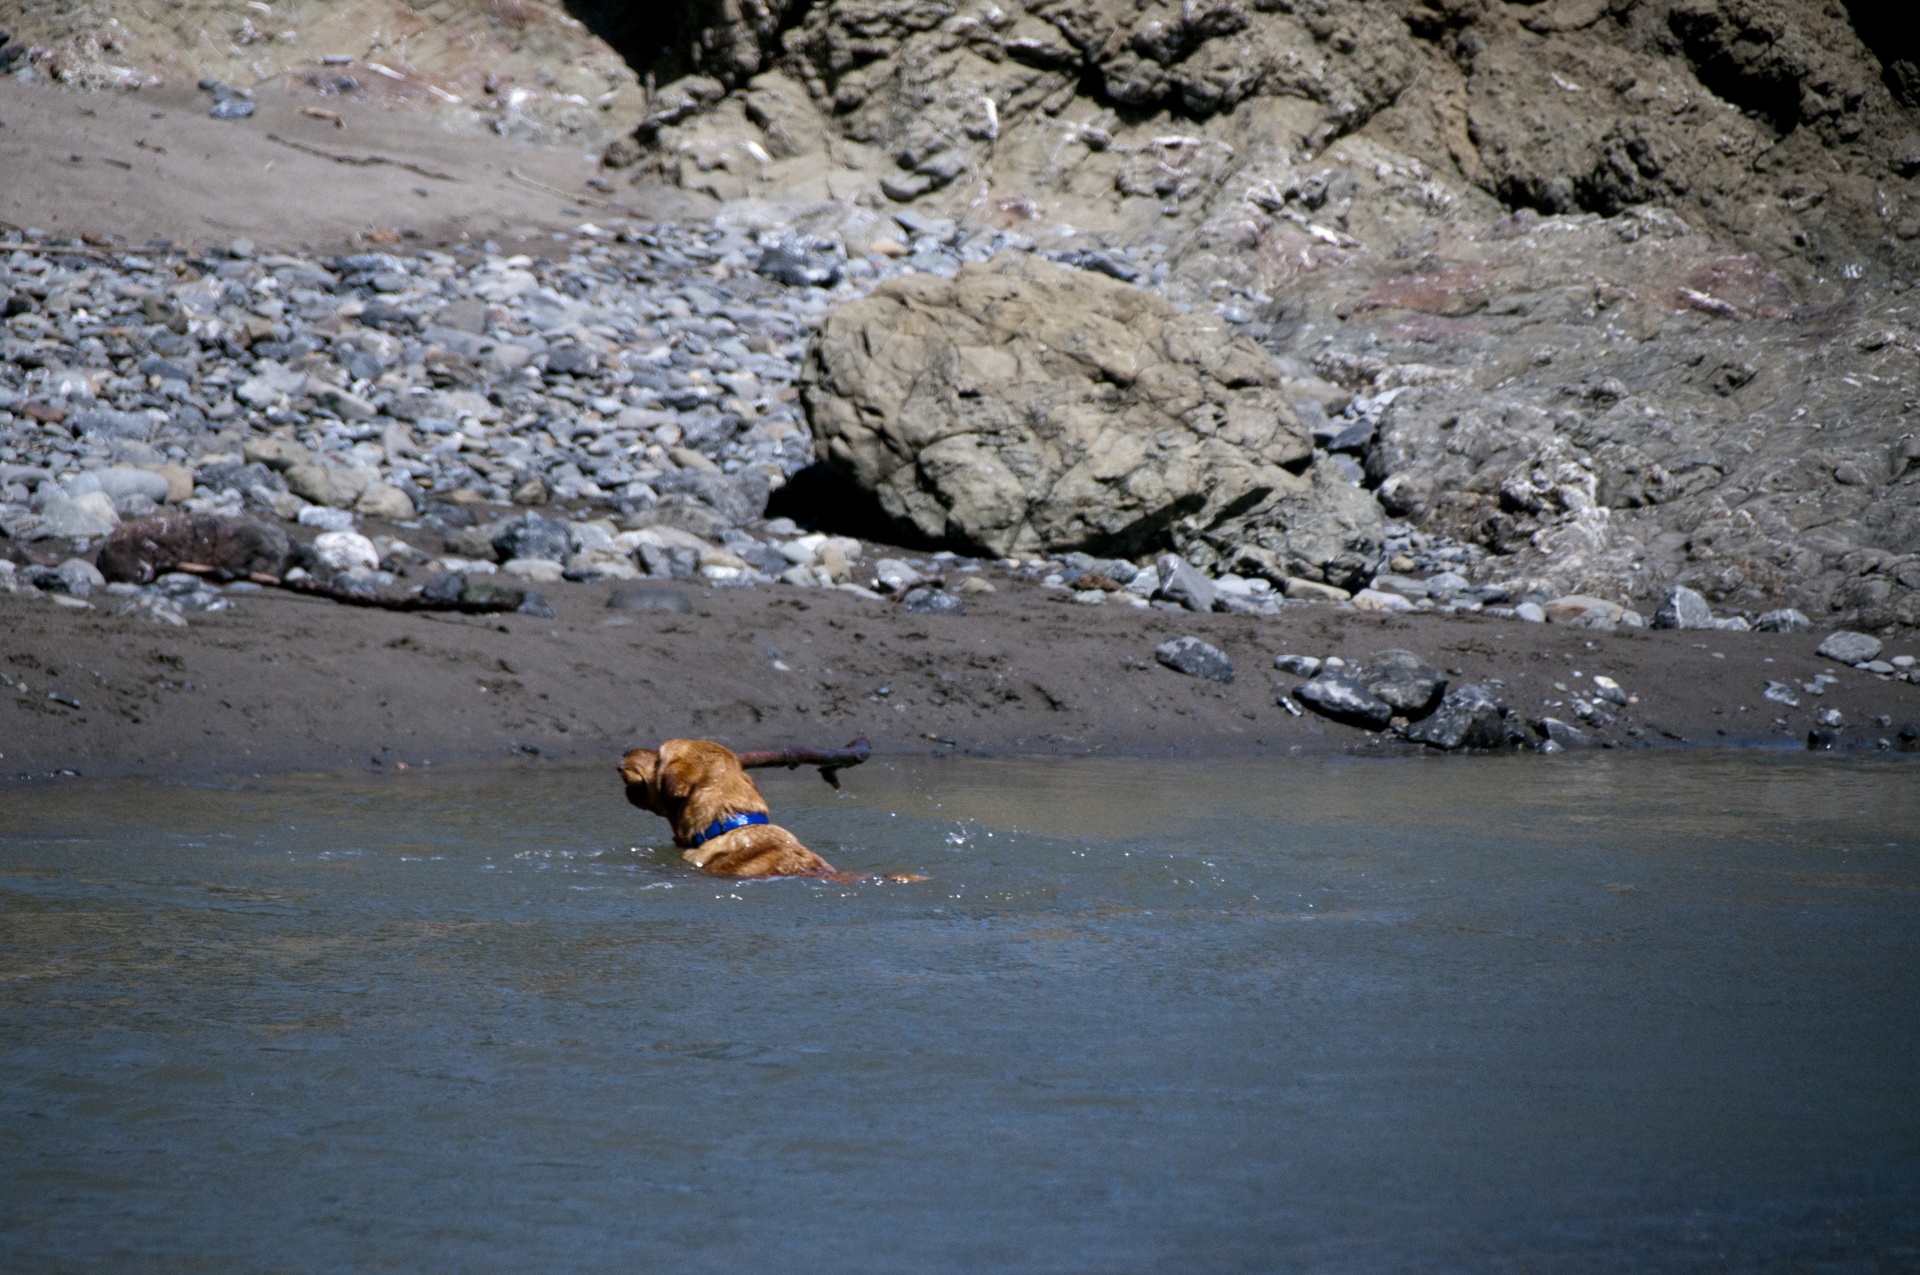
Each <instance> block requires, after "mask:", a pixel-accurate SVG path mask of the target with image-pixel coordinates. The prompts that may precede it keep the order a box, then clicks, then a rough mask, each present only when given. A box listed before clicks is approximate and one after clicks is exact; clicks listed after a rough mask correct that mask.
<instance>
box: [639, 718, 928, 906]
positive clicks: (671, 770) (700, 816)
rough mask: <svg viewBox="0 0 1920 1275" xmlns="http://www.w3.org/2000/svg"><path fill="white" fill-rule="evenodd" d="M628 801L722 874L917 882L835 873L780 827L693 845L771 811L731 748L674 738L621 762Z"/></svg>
mask: <svg viewBox="0 0 1920 1275" xmlns="http://www.w3.org/2000/svg"><path fill="white" fill-rule="evenodd" d="M620 778H621V779H622V780H624V781H625V782H626V785H627V800H628V801H630V802H632V803H633V804H634V805H636V806H638V807H640V809H642V810H647V811H651V812H653V813H654V814H656V815H659V816H660V817H661V818H662V819H665V820H666V821H667V822H668V824H670V825H671V826H672V828H673V843H674V844H675V845H677V846H679V847H681V850H682V853H681V856H680V857H681V858H683V859H685V860H686V861H687V862H688V863H691V864H692V865H693V866H694V867H696V868H698V869H700V870H701V871H702V872H707V873H711V874H713V875H714V876H718V877H816V878H819V879H822V880H827V881H841V882H851V881H860V880H875V879H880V880H889V881H917V880H922V879H923V878H920V877H911V876H892V877H883V878H874V877H871V876H867V875H865V874H862V873H857V872H840V871H837V870H836V869H835V868H834V866H833V865H832V864H831V863H828V862H827V861H826V860H825V859H822V858H821V857H820V856H819V855H817V854H815V853H814V852H813V851H811V850H809V849H807V848H806V847H805V846H803V845H801V844H800V839H799V838H798V837H796V836H794V835H793V834H792V833H791V832H788V831H787V830H786V829H785V828H782V827H780V826H779V825H778V824H772V823H763V824H748V825H747V826H746V827H744V828H735V829H733V830H732V831H731V832H725V833H722V834H721V835H719V836H717V837H715V838H714V839H713V840H711V841H708V842H705V843H704V844H702V845H699V846H695V845H694V844H693V839H694V838H695V837H697V836H699V835H700V834H701V833H702V832H704V831H706V829H708V828H709V827H711V826H712V825H713V821H714V820H716V819H724V818H726V817H727V816H728V815H741V814H761V815H764V814H770V813H772V812H771V811H769V810H768V809H767V802H766V799H765V798H764V797H762V796H761V795H760V790H759V789H758V788H756V787H755V786H754V783H753V780H751V779H749V778H748V777H747V772H746V771H745V770H743V769H742V768H741V766H740V759H739V758H738V757H736V756H734V754H733V750H732V749H730V748H726V747H724V746H722V745H720V744H715V743H712V742H710V741H708V740H704V739H669V740H667V741H666V742H665V743H663V744H661V745H660V747H658V748H636V749H634V750H633V751H631V752H629V753H627V754H626V756H624V757H622V758H621V759H620Z"/></svg>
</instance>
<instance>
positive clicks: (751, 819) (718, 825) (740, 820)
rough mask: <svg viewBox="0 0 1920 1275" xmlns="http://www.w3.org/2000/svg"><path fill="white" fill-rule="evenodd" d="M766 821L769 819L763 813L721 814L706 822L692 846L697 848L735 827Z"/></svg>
mask: <svg viewBox="0 0 1920 1275" xmlns="http://www.w3.org/2000/svg"><path fill="white" fill-rule="evenodd" d="M768 822H770V820H768V818H767V817H766V816H765V815H760V814H745V815H726V816H723V817H722V818H719V819H715V820H714V821H713V822H712V823H710V824H708V825H707V830H706V831H705V832H703V833H701V834H700V835H699V836H697V837H695V838H694V839H693V844H694V848H695V849H698V848H699V847H701V846H703V845H705V844H706V843H707V842H709V841H712V840H713V839H714V838H715V837H718V836H721V835H723V834H725V833H729V832H732V831H733V830H734V829H735V828H745V827H749V826H750V825H752V824H756V823H768Z"/></svg>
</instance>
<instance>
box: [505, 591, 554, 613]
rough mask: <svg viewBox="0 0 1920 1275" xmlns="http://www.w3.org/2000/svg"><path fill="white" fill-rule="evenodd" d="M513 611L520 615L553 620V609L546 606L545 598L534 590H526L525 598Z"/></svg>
mask: <svg viewBox="0 0 1920 1275" xmlns="http://www.w3.org/2000/svg"><path fill="white" fill-rule="evenodd" d="M514 610H515V611H517V612H518V613H519V614H521V615H534V616H539V617H540V618H541V619H543V620H551V619H553V608H552V607H551V606H549V605H547V600H546V598H545V597H543V596H542V595H541V594H540V593H539V592H538V591H536V590H534V589H528V590H527V594H526V596H525V597H524V598H522V599H521V600H520V605H519V606H517V607H515V608H514Z"/></svg>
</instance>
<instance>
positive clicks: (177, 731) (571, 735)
mask: <svg viewBox="0 0 1920 1275" xmlns="http://www.w3.org/2000/svg"><path fill="white" fill-rule="evenodd" d="M993 583H994V585H995V588H996V592H994V593H975V594H969V595H967V599H966V602H967V608H968V611H967V614H965V615H923V614H915V613H911V612H908V611H906V610H905V609H904V607H902V606H900V605H899V604H896V603H894V602H891V601H888V600H876V599H870V598H866V597H862V596H860V595H857V594H853V593H849V592H844V591H837V590H824V589H809V590H799V589H780V588H709V589H703V588H700V587H699V586H697V585H665V584H664V582H663V587H670V588H675V589H677V590H678V591H679V592H681V593H682V594H683V595H685V596H686V597H687V599H688V601H689V602H690V603H691V604H692V610H691V612H690V613H687V614H677V613H673V612H661V611H642V612H631V611H621V610H612V609H609V608H608V606H607V599H608V598H609V596H610V595H611V594H612V593H614V592H615V591H616V589H617V588H619V587H620V586H619V584H618V583H617V582H607V583H600V584H571V583H561V584H555V585H550V586H546V588H545V594H546V597H547V600H548V601H549V603H550V604H551V606H552V608H553V611H554V613H555V614H554V617H553V618H552V619H542V618H536V617H533V616H528V615H521V614H517V613H516V614H504V615H498V616H484V617H481V616H464V615H442V614H420V613H413V614H403V613H395V612H385V611H367V610H360V609H354V608H346V607H342V606H339V605H337V604H334V603H331V602H326V601H320V600H314V599H308V598H302V597H298V596H295V595H283V594H275V593H274V592H272V591H267V592H249V593H244V594H239V595H236V596H235V597H234V598H233V599H232V601H233V606H232V609H230V610H225V611H216V612H202V613H194V614H193V615H192V616H191V619H190V623H189V625H188V626H187V627H185V628H174V627H167V626H162V625H158V624H155V623H153V622H152V621H151V620H146V619H142V618H140V617H139V614H138V613H133V614H120V613H119V612H118V611H117V609H116V608H117V605H118V604H119V603H120V601H121V599H119V598H117V597H114V596H112V595H106V594H96V595H95V596H94V598H93V599H92V601H93V603H94V605H92V606H91V607H89V608H86V609H80V608H75V607H73V606H72V605H71V600H69V602H68V603H67V604H59V603H56V602H54V600H53V595H43V596H32V595H29V594H25V593H21V594H14V595H0V672H4V673H5V674H6V680H7V683H8V684H6V685H0V741H4V742H3V743H0V779H4V780H6V781H8V782H15V783H18V782H23V781H27V782H30V781H35V780H41V779H46V778H49V777H57V776H58V775H59V774H60V773H61V772H73V773H78V774H80V775H84V776H91V777H112V776H124V775H150V776H156V777H181V778H185V777H195V776H197V777H217V776H221V775H233V774H242V773H248V774H251V773H267V772H286V771H303V770H323V771H337V770H340V769H343V768H368V767H374V766H393V765H395V764H397V763H402V762H404V763H407V764H408V765H417V764H421V763H433V764H441V765H444V764H452V763H464V762H476V761H485V760H487V759H489V758H501V757H507V756H515V755H517V756H523V757H525V756H535V755H537V756H541V757H550V758H554V759H556V760H563V761H573V760H584V759H588V758H591V757H594V756H604V757H605V758H606V759H607V761H608V764H609V765H611V764H612V762H613V760H614V759H615V758H616V757H617V756H618V755H619V753H620V752H621V751H623V750H624V749H626V748H628V747H633V746H636V745H648V744H652V743H655V742H657V741H658V740H660V739H663V738H671V737H675V736H687V737H699V738H711V739H716V740H718V741H720V742H722V743H725V744H728V745H729V746H730V747H735V748H765V747H783V746H792V745H804V746H814V747H832V746H838V745H840V744H843V743H845V742H847V741H848V740H850V739H852V738H854V737H855V736H858V735H865V736H866V737H867V738H868V739H869V740H870V741H871V742H872V746H873V749H874V752H875V754H876V755H880V756H887V755H905V754H911V753H919V754H928V753H948V754H952V755H992V756H1009V755H1055V756H1075V755H1133V756H1170V755H1171V756H1186V757H1206V756H1260V755H1285V754H1287V753H1290V752H1294V751H1304V752H1358V753H1363V754H1373V755H1385V754H1390V753H1392V752H1394V751H1396V750H1406V751H1421V749H1420V747H1419V746H1418V745H1415V744H1410V743H1406V742H1404V741H1401V740H1398V739H1396V738H1394V737H1393V736H1391V735H1382V734H1378V733H1370V732H1366V731H1363V730H1360V729H1358V728H1355V727H1351V726H1346V725H1342V724H1339V723H1336V722H1333V721H1330V720H1327V719H1325V718H1322V717H1319V716H1316V715H1315V714H1314V713H1312V712H1310V711H1305V712H1302V713H1301V715H1299V716H1295V715H1294V714H1293V713H1292V712H1291V711H1289V710H1288V709H1287V708H1285V707H1284V706H1282V705H1280V704H1279V703H1277V702H1276V691H1281V692H1287V693H1288V696H1287V697H1288V698H1289V699H1292V698H1293V697H1292V696H1291V694H1290V692H1291V691H1292V688H1294V687H1296V686H1297V685H1299V684H1300V682H1301V681H1302V680H1303V679H1301V678H1299V677H1297V676H1292V675H1288V674H1285V673H1282V672H1281V671H1279V670H1278V669H1276V668H1275V667H1274V666H1273V659H1274V657H1275V656H1277V655H1281V654H1303V655H1311V656H1316V657H1324V656H1327V655H1340V656H1341V657H1342V658H1344V659H1346V660H1348V661H1349V662H1353V661H1357V660H1363V659H1365V657H1367V656H1368V655H1369V654H1371V653H1372V652H1374V651H1378V650H1383V649H1390V648H1394V649H1405V650H1411V651H1413V652H1415V653H1416V654H1418V655H1420V656H1421V657H1423V658H1424V659H1426V660H1427V661H1429V662H1430V663H1431V664H1432V665H1433V666H1434V667H1435V668H1437V669H1439V670H1440V671H1441V672H1442V673H1444V674H1445V675H1446V676H1447V677H1448V678H1449V680H1450V682H1451V683H1452V684H1453V685H1455V686H1459V685H1464V684H1468V683H1473V684H1482V685H1490V686H1494V688H1495V689H1496V690H1497V692H1498V693H1499V694H1500V696H1501V697H1502V698H1503V699H1504V700H1505V702H1506V703H1507V704H1508V706H1509V707H1510V708H1512V709H1513V710H1515V712H1516V713H1518V714H1520V715H1521V716H1522V717H1524V718H1529V719H1531V718H1535V717H1541V716H1558V717H1559V718H1560V719H1562V720H1565V721H1572V720H1573V715H1572V713H1571V712H1570V711H1569V710H1568V709H1567V708H1565V707H1562V706H1561V705H1564V704H1565V702H1566V701H1567V700H1568V699H1569V698H1571V695H1572V692H1568V691H1561V690H1557V689H1555V688H1556V686H1560V687H1572V686H1575V685H1577V684H1578V683H1579V682H1581V681H1586V680H1588V679H1591V678H1592V677H1593V676H1594V675H1595V674H1604V675H1606V676H1609V677H1612V678H1614V679H1615V680H1616V681H1617V682H1618V683H1619V684H1620V686H1621V687H1622V688H1623V689H1624V690H1625V691H1626V692H1627V693H1628V694H1629V695H1631V696H1632V697H1633V698H1634V700H1635V701H1636V702H1634V703H1633V704H1631V705H1629V706H1626V707H1623V708H1619V709H1617V710H1616V714H1615V720H1614V721H1613V722H1612V723H1611V724H1609V725H1606V726H1604V727H1594V726H1592V725H1590V724H1588V723H1585V722H1582V723H1579V726H1580V729H1581V730H1582V732H1583V733H1584V734H1586V735H1587V736H1588V737H1589V739H1590V742H1591V745H1592V746H1593V747H1595V748H1607V747H1611V748H1681V747H1690V748H1698V747H1718V746H1725V747H1754V746H1771V747H1781V748H1804V747H1805V746H1806V743H1805V741H1806V737H1807V733H1808V731H1809V730H1811V729H1813V728H1815V727H1816V726H1818V725H1819V724H1820V723H1819V721H1818V718H1817V714H1819V713H1821V712H1825V711H1828V710H1833V711H1837V712H1838V713H1839V714H1840V718H1841V724H1840V725H1839V726H1838V727H1837V728H1835V734H1836V736H1837V739H1836V744H1837V746H1838V747H1839V748H1841V749H1843V750H1848V751H1878V750H1880V748H1881V744H1880V741H1881V740H1883V739H1884V740H1886V741H1887V744H1886V748H1887V749H1888V750H1898V749H1900V747H1901V744H1902V741H1901V740H1900V738H1899V728H1900V727H1901V726H1902V725H1905V724H1907V723H1909V722H1916V721H1920V686H1916V685H1914V684H1912V683H1910V682H1907V681H1902V680H1888V679H1884V678H1882V677H1880V676H1877V675H1875V674H1873V673H1870V672H1865V671H1861V670H1856V669H1852V668H1848V667H1846V666H1843V665H1840V664H1838V663H1835V662H1834V661H1832V660H1828V659H1824V658H1821V657H1819V656H1817V655H1816V654H1815V653H1814V652H1815V648H1816V647H1817V646H1818V645H1819V644H1820V641H1821V640H1822V639H1823V638H1824V637H1825V633H1824V632H1822V631H1817V630H1816V631H1813V632H1801V633H1781V634H1773V633H1736V632H1725V631H1713V630H1705V631H1702V630H1629V629H1620V630H1615V631H1612V632H1601V631H1595V630H1589V629H1580V628H1573V627H1568V626H1561V625H1555V624H1534V623H1527V622H1525V621H1520V620H1517V619H1494V618H1486V617H1465V616H1439V615H1420V614H1415V615H1405V614H1401V615H1375V614H1368V613H1364V612H1355V611H1341V610H1338V609H1336V608H1334V607H1331V606H1324V605H1296V606H1288V607H1287V608H1286V609H1285V610H1283V611H1282V613H1281V614H1279V615H1270V616H1245V615H1230V614H1225V613H1206V614H1200V613H1192V612H1174V611H1166V610H1159V609H1136V608H1133V607H1127V606H1123V605H1107V606H1103V607H1087V606H1081V605H1075V604H1072V603H1069V602H1066V601H1064V600H1056V599H1062V598H1063V595H1062V594H1061V593H1060V592H1059V591H1056V590H1049V589H1047V588H1045V587H1043V586H1041V585H1038V584H1034V583H1032V582H1031V581H1027V580H1022V579H1019V578H1017V577H1014V576H1012V575H1011V574H1009V573H995V575H994V577H993ZM1182 635H1191V636H1195V637H1198V638H1201V639H1202V640H1204V641H1207V642H1210V643H1212V644H1213V645H1215V646H1217V647H1219V648H1220V649H1221V650H1223V651H1225V652H1226V654H1227V655H1228V657H1229V658H1230V659H1231V660H1232V661H1233V662H1234V665H1235V678H1234V680H1233V681H1232V682H1231V683H1226V684H1222V683H1219V682H1214V681H1208V680H1205V679H1202V678H1198V677H1190V676H1184V675H1182V674H1180V673H1177V672H1174V671H1172V670H1170V669H1168V668H1166V667H1163V666H1161V665H1160V664H1158V663H1157V662H1155V659H1154V648H1155V647H1156V646H1157V645H1158V644H1159V643H1161V642H1163V641H1165V640H1167V639H1168V638H1170V637H1176V636H1182ZM1906 645H1909V643H1904V642H1894V643H1892V644H1890V646H1889V649H1888V652H1887V654H1888V655H1894V654H1899V653H1901V650H1900V648H1904V647H1905V646H1906ZM1821 672H1827V673H1828V674H1830V675H1831V676H1832V677H1833V678H1836V679H1838V680H1837V681H1833V682H1830V683H1827V684H1825V685H1824V686H1823V693H1822V694H1820V695H1818V696H1813V695H1808V694H1806V693H1804V691H1802V690H1801V689H1800V688H1802V687H1804V686H1805V685H1806V684H1808V683H1810V682H1811V681H1812V679H1814V677H1815V676H1816V675H1817V674H1818V673H1821ZM1576 674H1578V677H1576V676H1575V675H1576ZM1769 682H1778V683H1784V684H1786V685H1787V686H1789V687H1792V688H1794V690H1795V693H1796V697H1797V698H1799V699H1800V700H1801V703H1800V705H1799V707H1797V708H1795V707H1788V706H1786V705H1783V704H1779V703H1775V702H1772V701H1770V700H1767V699H1765V698H1763V697H1762V692H1763V691H1764V690H1765V689H1766V687H1767V684H1768V683H1769ZM1589 684H1590V681H1589ZM189 687H191V689H188V688H189ZM23 688H24V689H23ZM1553 701H1560V704H1555V703H1553ZM1293 703H1294V706H1295V708H1299V707H1301V705H1300V703H1299V701H1298V700H1297V699H1294V700H1293ZM1576 751H1577V749H1576Z"/></svg>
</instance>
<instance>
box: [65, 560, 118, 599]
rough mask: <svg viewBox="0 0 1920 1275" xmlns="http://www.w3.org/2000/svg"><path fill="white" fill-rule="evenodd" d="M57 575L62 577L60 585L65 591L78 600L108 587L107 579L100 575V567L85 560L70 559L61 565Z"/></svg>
mask: <svg viewBox="0 0 1920 1275" xmlns="http://www.w3.org/2000/svg"><path fill="white" fill-rule="evenodd" d="M56 574H57V575H58V576H59V577H60V584H61V586H62V587H63V588H64V589H65V591H66V592H68V593H71V594H72V595H73V596H74V597H76V598H84V597H87V596H89V595H90V594H92V592H93V591H94V590H95V589H104V588H106V587H107V578H106V577H105V576H103V575H101V574H100V569H99V568H98V567H96V566H94V565H93V564H92V563H91V562H88V561H87V560H86V559H85V558H68V559H67V560H66V561H65V562H63V563H61V564H60V566H59V568H58V570H57V572H56Z"/></svg>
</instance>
